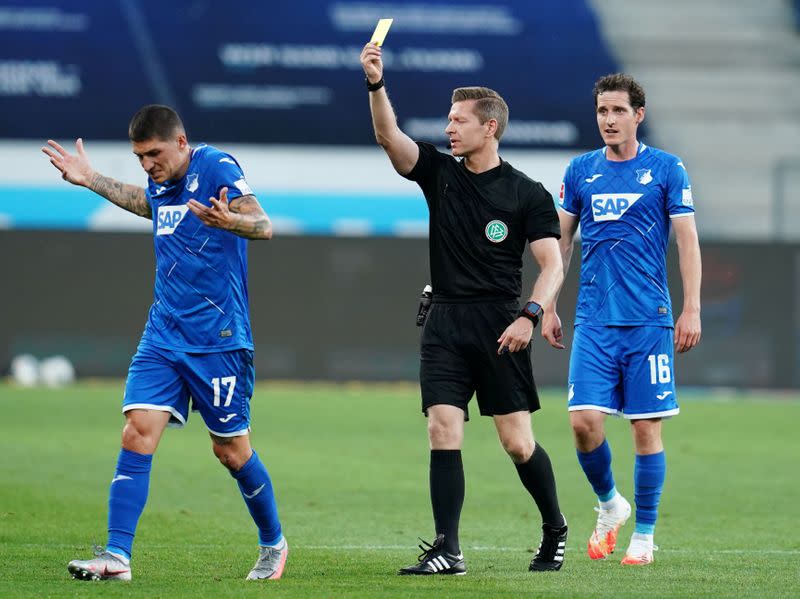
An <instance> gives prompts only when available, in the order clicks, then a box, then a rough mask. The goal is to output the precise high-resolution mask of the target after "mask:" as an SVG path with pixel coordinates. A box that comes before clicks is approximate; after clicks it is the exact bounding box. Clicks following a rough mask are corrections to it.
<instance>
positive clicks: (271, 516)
mask: <svg viewBox="0 0 800 599" xmlns="http://www.w3.org/2000/svg"><path fill="white" fill-rule="evenodd" d="M231 476H233V478H235V479H236V482H238V483H239V491H241V493H242V497H243V498H244V502H245V503H246V504H247V509H248V510H250V515H251V516H252V517H253V520H254V521H255V523H256V526H257V527H258V541H259V545H262V546H269V545H276V544H278V543H279V542H280V540H281V536H282V533H281V523H280V521H279V520H278V507H277V505H276V504H275V494H274V493H273V490H272V481H271V480H270V478H269V473H268V472H267V469H266V468H265V467H264V464H262V463H261V460H260V459H259V458H258V454H257V453H256V452H255V451H253V455H252V456H250V459H249V460H247V463H246V464H245V465H244V466H242V468H241V470H239V471H238V472H231Z"/></svg>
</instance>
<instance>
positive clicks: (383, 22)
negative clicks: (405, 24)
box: [369, 19, 394, 46]
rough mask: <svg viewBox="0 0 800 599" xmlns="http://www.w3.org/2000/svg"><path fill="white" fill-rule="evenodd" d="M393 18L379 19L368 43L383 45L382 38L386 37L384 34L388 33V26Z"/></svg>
mask: <svg viewBox="0 0 800 599" xmlns="http://www.w3.org/2000/svg"><path fill="white" fill-rule="evenodd" d="M392 21H394V19H380V20H379V21H378V26H377V27H375V33H373V34H372V39H371V40H369V43H371V44H372V43H375V44H377V45H379V46H382V45H383V40H385V39H386V34H387V33H389V27H391V26H392Z"/></svg>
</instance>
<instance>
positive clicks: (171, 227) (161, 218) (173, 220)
mask: <svg viewBox="0 0 800 599" xmlns="http://www.w3.org/2000/svg"><path fill="white" fill-rule="evenodd" d="M188 210H189V207H188V206H186V205H185V204H184V205H183V206H159V207H158V227H157V228H156V235H172V234H173V233H174V232H175V229H176V228H177V227H178V225H179V224H181V221H182V220H183V217H184V216H186V212H187V211H188Z"/></svg>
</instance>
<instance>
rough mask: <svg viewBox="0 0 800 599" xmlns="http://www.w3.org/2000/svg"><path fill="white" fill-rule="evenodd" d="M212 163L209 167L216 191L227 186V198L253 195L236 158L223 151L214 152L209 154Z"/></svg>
mask: <svg viewBox="0 0 800 599" xmlns="http://www.w3.org/2000/svg"><path fill="white" fill-rule="evenodd" d="M209 159H210V160H211V161H213V164H211V165H209V168H210V169H211V171H212V172H213V177H214V184H215V186H216V188H217V193H219V190H220V189H222V188H223V187H227V188H228V200H232V199H234V198H238V197H241V196H247V195H255V194H254V193H253V190H252V189H250V186H249V185H248V184H247V180H246V179H245V178H244V171H242V167H241V166H239V163H238V162H237V161H236V159H235V158H234V157H233V156H231V155H230V154H225V153H224V152H215V153H213V154H212V155H210V156H209Z"/></svg>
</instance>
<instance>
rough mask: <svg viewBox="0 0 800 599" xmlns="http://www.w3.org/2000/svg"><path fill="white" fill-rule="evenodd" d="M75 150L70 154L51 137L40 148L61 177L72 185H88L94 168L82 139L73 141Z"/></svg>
mask: <svg viewBox="0 0 800 599" xmlns="http://www.w3.org/2000/svg"><path fill="white" fill-rule="evenodd" d="M75 151H76V152H77V153H76V154H70V153H69V152H67V150H65V149H64V148H63V147H62V146H61V145H59V144H58V143H56V142H54V141H53V140H52V139H48V140H47V145H46V146H44V147H43V148H42V152H44V153H45V154H47V156H49V157H50V164H52V165H53V166H54V167H56V168H57V169H58V170H59V172H60V173H61V178H62V179H64V180H65V181H69V182H70V183H72V184H73V185H82V186H83V187H89V184H90V183H91V182H92V175H93V174H94V169H93V168H92V165H91V164H90V163H89V158H88V156H87V155H86V152H85V151H84V149H83V139H80V138H78V139H77V140H76V141H75Z"/></svg>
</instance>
